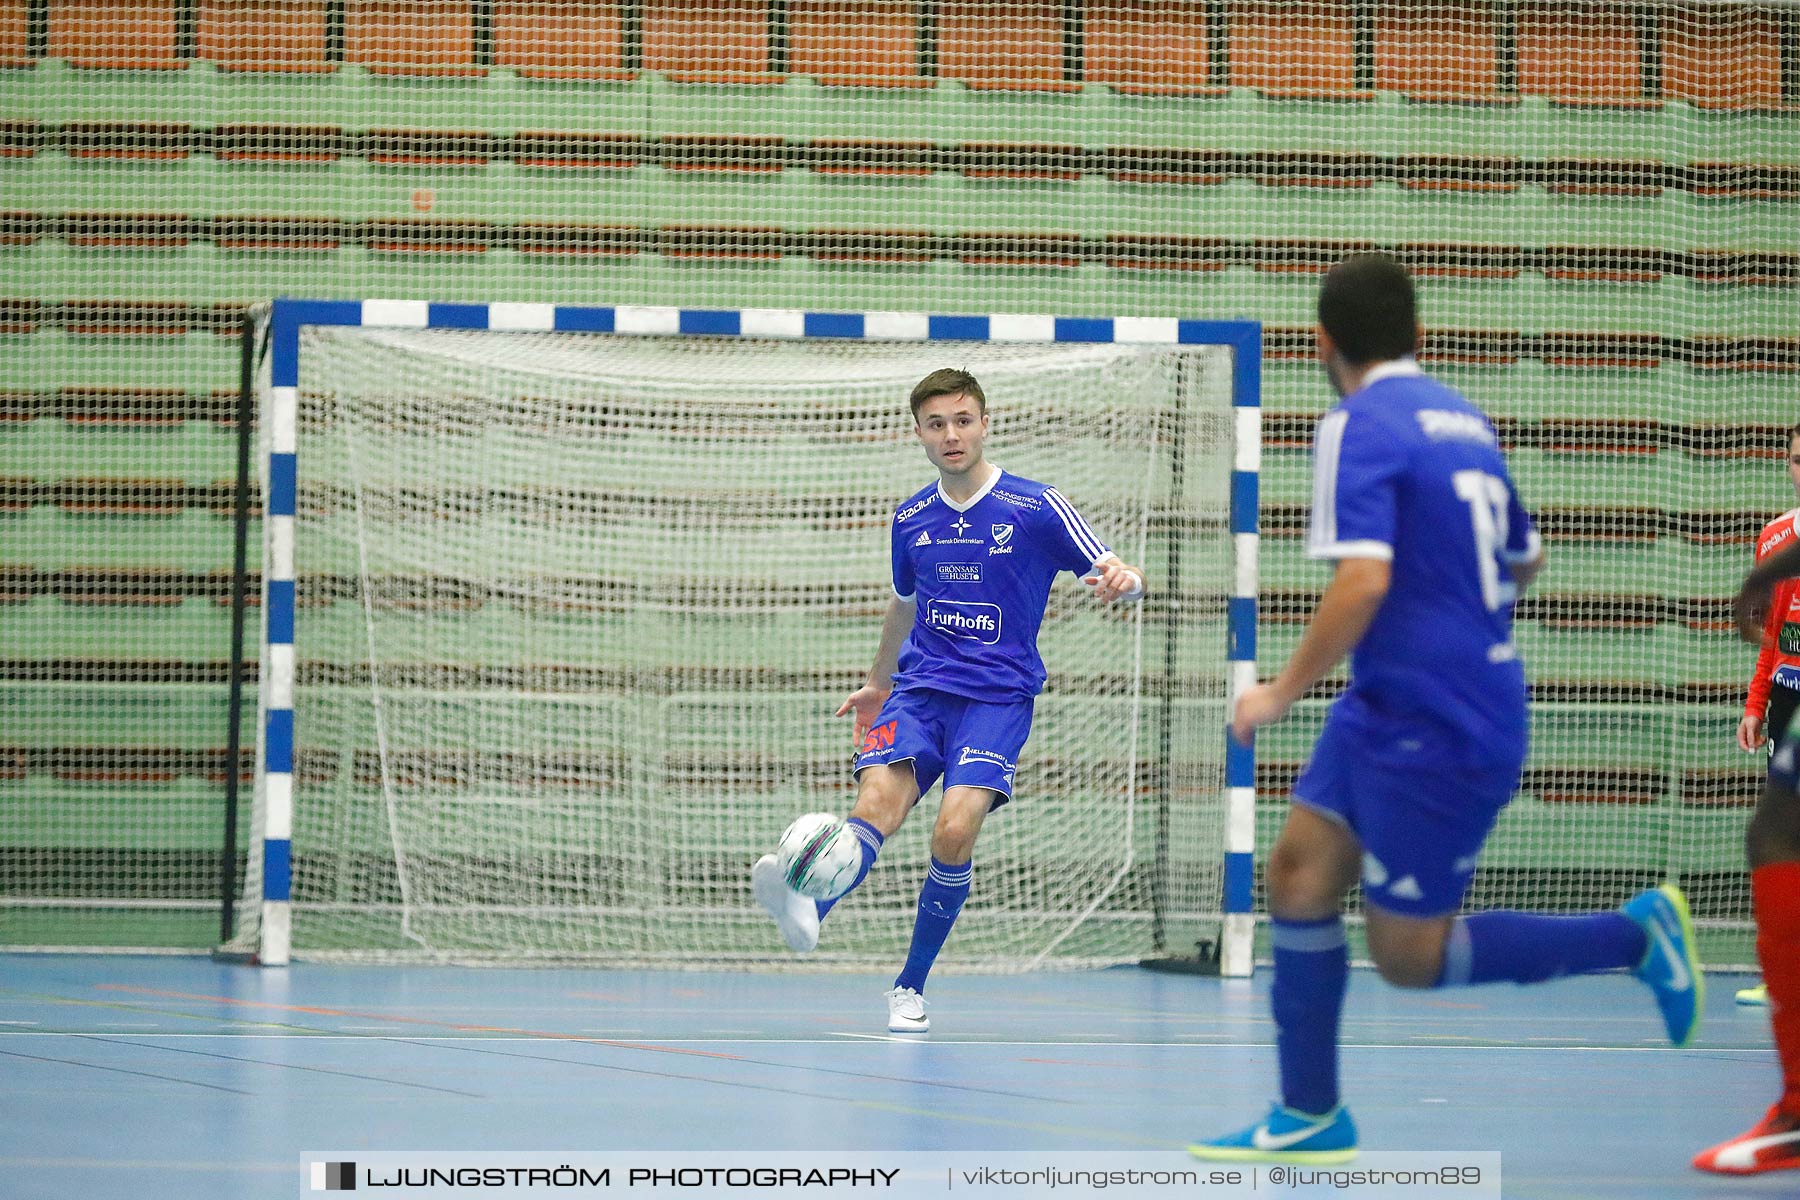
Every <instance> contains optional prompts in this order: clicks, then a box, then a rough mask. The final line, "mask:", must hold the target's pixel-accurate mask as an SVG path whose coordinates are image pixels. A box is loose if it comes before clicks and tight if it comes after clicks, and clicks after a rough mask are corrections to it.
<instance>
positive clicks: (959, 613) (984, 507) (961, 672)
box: [893, 470, 1112, 702]
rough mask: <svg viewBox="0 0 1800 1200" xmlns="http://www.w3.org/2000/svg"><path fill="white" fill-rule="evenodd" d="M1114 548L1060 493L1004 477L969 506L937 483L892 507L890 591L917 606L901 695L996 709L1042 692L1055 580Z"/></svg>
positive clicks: (904, 655)
mask: <svg viewBox="0 0 1800 1200" xmlns="http://www.w3.org/2000/svg"><path fill="white" fill-rule="evenodd" d="M1111 553H1112V551H1110V550H1108V549H1107V548H1106V544H1105V543H1103V542H1102V541H1101V540H1100V539H1099V538H1098V537H1096V536H1094V531H1093V530H1092V529H1090V528H1089V527H1088V524H1087V522H1086V521H1084V520H1082V518H1081V514H1080V513H1078V512H1076V511H1075V508H1074V506H1073V505H1071V504H1070V503H1069V502H1068V501H1067V500H1065V499H1063V497H1062V496H1061V495H1060V494H1059V493H1058V492H1057V490H1056V489H1055V488H1052V487H1048V486H1046V485H1044V484H1041V483H1034V482H1032V481H1031V480H1029V479H1021V478H1019V477H1018V476H1017V475H1010V474H1008V473H1006V472H1005V471H1000V470H995V472H994V474H993V477H992V478H991V479H990V480H989V481H988V483H987V485H986V486H985V487H983V488H982V489H981V490H980V491H979V492H977V493H975V495H974V497H973V498H972V499H970V500H969V502H968V503H966V504H958V503H956V502H955V501H953V500H951V499H950V497H949V496H947V495H945V494H944V491H943V489H942V487H940V486H939V485H938V484H936V483H933V484H931V485H930V486H929V487H926V488H923V489H921V490H919V491H917V492H915V493H913V495H912V496H910V497H908V498H907V499H906V501H905V502H903V503H902V504H901V505H900V506H899V507H898V508H896V509H895V510H894V521H893V569H894V594H895V595H897V596H899V597H900V598H901V599H902V600H912V601H914V602H915V603H916V604H917V605H918V611H917V614H916V615H915V617H914V619H913V627H912V631H911V632H910V633H909V634H907V637H906V642H905V644H903V645H902V646H901V648H900V668H899V670H898V672H896V673H895V676H894V688H895V690H896V691H899V690H905V689H909V688H934V689H936V690H938V691H942V692H950V693H953V694H955V695H958V696H968V697H970V698H971V699H976V700H991V701H995V702H1000V701H1006V700H1022V699H1027V698H1029V697H1031V696H1035V695H1037V694H1038V692H1039V691H1041V690H1042V689H1043V686H1044V662H1043V659H1041V658H1039V657H1038V648H1037V636H1038V626H1040V625H1041V624H1043V620H1044V605H1045V604H1046V603H1047V602H1048V600H1049V598H1050V584H1051V581H1052V580H1054V579H1055V578H1056V573H1057V572H1058V571H1074V572H1076V573H1077V574H1084V573H1086V572H1087V570H1088V569H1089V568H1090V567H1092V566H1093V565H1094V564H1095V563H1097V562H1099V561H1100V560H1101V559H1102V558H1106V557H1108V556H1110V555H1111Z"/></svg>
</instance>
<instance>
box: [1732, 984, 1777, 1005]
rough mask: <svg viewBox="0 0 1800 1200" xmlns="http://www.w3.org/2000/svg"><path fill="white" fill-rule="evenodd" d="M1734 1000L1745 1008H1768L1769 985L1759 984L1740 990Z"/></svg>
mask: <svg viewBox="0 0 1800 1200" xmlns="http://www.w3.org/2000/svg"><path fill="white" fill-rule="evenodd" d="M1736 999H1737V1002H1738V1003H1739V1004H1742V1005H1744V1006H1745V1007H1746V1008H1767V1007H1769V985H1768V984H1766V983H1759V984H1757V985H1756V986H1755V987H1747V988H1740V989H1739V990H1738V994H1737V996H1736Z"/></svg>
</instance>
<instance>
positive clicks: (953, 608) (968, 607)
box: [925, 600, 1000, 646]
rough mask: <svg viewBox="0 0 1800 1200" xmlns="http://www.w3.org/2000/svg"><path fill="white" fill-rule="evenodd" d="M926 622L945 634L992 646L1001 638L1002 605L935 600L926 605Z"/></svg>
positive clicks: (930, 626) (928, 625)
mask: <svg viewBox="0 0 1800 1200" xmlns="http://www.w3.org/2000/svg"><path fill="white" fill-rule="evenodd" d="M925 624H926V626H927V627H928V628H931V629H935V630H937V632H939V633H941V634H943V635H945V636H946V637H953V638H962V639H964V640H966V641H971V642H980V643H981V644H982V645H984V646H992V645H994V644H995V643H996V642H998V641H999V640H1000V606H999V605H997V604H962V603H958V602H957V601H954V600H933V601H931V602H929V603H928V604H926V606H925Z"/></svg>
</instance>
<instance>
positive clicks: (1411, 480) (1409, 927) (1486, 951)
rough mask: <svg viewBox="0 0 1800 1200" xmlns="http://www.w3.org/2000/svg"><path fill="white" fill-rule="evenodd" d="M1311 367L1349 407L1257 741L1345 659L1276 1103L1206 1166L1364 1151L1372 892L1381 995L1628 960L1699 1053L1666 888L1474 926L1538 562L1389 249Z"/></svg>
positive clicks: (1297, 894) (1297, 938) (1306, 868)
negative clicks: (1384, 986) (1327, 563)
mask: <svg viewBox="0 0 1800 1200" xmlns="http://www.w3.org/2000/svg"><path fill="white" fill-rule="evenodd" d="M1318 313H1319V328H1318V334H1317V338H1318V348H1319V357H1320V359H1321V361H1322V362H1323V364H1324V366H1325V371H1326V374H1327V375H1328V376H1329V377H1330V379H1331V383H1332V385H1333V387H1334V388H1335V389H1336V391H1337V393H1338V395H1339V396H1340V397H1341V398H1342V400H1341V403H1339V404H1338V405H1337V406H1336V407H1335V408H1333V409H1332V410H1331V411H1330V412H1328V413H1326V414H1325V415H1324V416H1323V417H1322V418H1320V420H1319V424H1318V429H1317V432H1316V434H1315V436H1314V442H1313V511H1312V523H1311V529H1310V531H1309V534H1308V541H1307V552H1308V554H1309V555H1310V556H1311V557H1314V558H1323V559H1329V560H1334V561H1335V562H1336V564H1337V565H1336V571H1335V574H1334V576H1333V578H1332V580H1331V582H1330V584H1329V585H1328V586H1327V587H1326V589H1325V592H1324V594H1323V595H1322V596H1321V597H1320V600H1319V604H1318V607H1317V609H1316V610H1315V611H1314V613H1313V616H1312V620H1311V622H1310V623H1309V624H1308V626H1307V629H1306V632H1305V633H1304V635H1303V636H1302V638H1301V641H1300V644H1299V645H1298V646H1297V647H1296V648H1295V650H1294V653H1293V655H1292V656H1291V657H1290V658H1289V660H1288V662H1287V664H1286V666H1285V667H1283V668H1282V670H1281V672H1280V673H1279V674H1278V675H1276V676H1275V677H1274V678H1273V679H1272V680H1270V681H1268V682H1266V683H1260V684H1257V685H1255V686H1253V687H1251V688H1248V689H1246V690H1245V692H1244V693H1243V695H1241V696H1240V697H1239V698H1238V701H1237V705H1236V707H1235V709H1234V711H1233V715H1232V734H1233V736H1234V737H1236V738H1237V740H1238V741H1239V742H1241V743H1245V744H1248V743H1249V741H1250V739H1251V737H1252V736H1253V734H1254V732H1255V730H1257V729H1258V728H1260V727H1261V726H1264V725H1268V724H1271V723H1273V722H1275V721H1278V720H1280V719H1281V718H1282V717H1283V716H1284V715H1285V714H1286V713H1287V711H1288V709H1289V708H1290V707H1291V706H1292V705H1293V704H1294V702H1295V701H1296V700H1298V699H1299V698H1300V697H1301V696H1303V695H1305V694H1306V692H1307V691H1308V690H1309V689H1310V688H1312V687H1313V685H1314V684H1316V683H1318V682H1319V681H1320V680H1322V679H1323V678H1325V676H1326V675H1327V674H1328V673H1329V672H1330V671H1331V669H1332V668H1333V667H1334V666H1335V665H1336V664H1337V662H1338V661H1339V660H1340V659H1342V658H1343V657H1344V656H1345V655H1346V654H1348V655H1349V656H1350V685H1349V687H1348V688H1347V689H1346V690H1345V692H1344V693H1343V694H1342V695H1341V696H1340V697H1339V698H1338V699H1337V700H1336V701H1335V702H1334V703H1333V704H1332V706H1331V710H1330V714H1329V715H1328V716H1327V718H1326V721H1325V727H1324V729H1323V730H1322V731H1321V732H1320V734H1319V739H1318V742H1317V744H1316V745H1315V746H1314V748H1313V753H1312V757H1311V759H1310V761H1309V762H1308V763H1307V765H1306V768H1305V770H1304V771H1302V772H1301V774H1300V776H1299V778H1298V779H1296V780H1295V781H1294V789H1293V796H1294V802H1293V804H1292V806H1291V807H1290V808H1289V810H1288V816H1287V821H1286V824H1285V826H1284V827H1283V829H1282V831H1281V834H1280V836H1279V837H1278V839H1277V840H1276V843H1275V847H1274V850H1273V852H1272V853H1271V854H1270V856H1269V862H1268V868H1267V885H1268V894H1269V912H1270V917H1271V925H1272V929H1271V939H1270V940H1271V943H1272V946H1273V951H1274V957H1275V978H1274V982H1273V984H1272V985H1271V997H1270V999H1271V1006H1272V1008H1273V1010H1274V1017H1275V1026H1276V1047H1277V1057H1278V1059H1279V1062H1280V1070H1281V1100H1280V1101H1279V1102H1278V1103H1276V1104H1275V1105H1274V1106H1273V1107H1272V1108H1271V1110H1270V1112H1269V1114H1268V1116H1266V1117H1265V1118H1263V1119H1262V1120H1261V1121H1258V1122H1257V1123H1256V1124H1254V1125H1251V1126H1250V1127H1249V1128H1247V1129H1244V1130H1241V1131H1240V1132H1237V1133H1234V1134H1231V1135H1229V1136H1227V1137H1222V1138H1219V1139H1217V1140H1215V1141H1210V1142H1206V1143H1203V1144H1200V1145H1195V1146H1192V1147H1190V1148H1189V1149H1190V1150H1191V1151H1192V1152H1193V1153H1194V1154H1195V1155H1197V1156H1198V1157H1200V1158H1204V1159H1213V1160H1226V1161H1250V1162H1257V1161H1260V1162H1291V1163H1297V1164H1302V1165H1325V1164H1330V1163H1338V1162H1345V1161H1347V1160H1349V1159H1350V1158H1352V1157H1353V1156H1354V1155H1355V1153H1356V1141H1357V1135H1356V1127H1355V1125H1354V1123H1353V1122H1352V1121H1351V1119H1350V1112H1349V1110H1348V1109H1347V1108H1346V1107H1345V1106H1344V1104H1343V1103H1342V1100H1341V1097H1340V1096H1339V1093H1338V1074H1337V1068H1338V1019H1339V1014H1340V1013H1341V1011H1342V1007H1343V999H1344V991H1345V987H1346V984H1347V982H1348V974H1349V961H1348V955H1347V952H1346V947H1345V940H1344V926H1343V922H1342V919H1341V916H1340V913H1339V908H1340V905H1341V903H1342V901H1343V898H1344V896H1345V895H1346V894H1347V893H1348V892H1349V890H1350V889H1351V888H1352V887H1354V886H1355V885H1356V883H1357V881H1358V878H1359V877H1360V879H1361V883H1362V888H1363V901H1364V907H1365V910H1366V914H1367V935H1368V947H1369V956H1370V957H1371V958H1372V959H1374V961H1375V965H1376V967H1377V968H1378V969H1379V970H1380V972H1381V975H1382V977H1383V978H1384V979H1386V980H1387V981H1388V982H1390V983H1393V984H1396V985H1398V986H1401V987H1409V988H1444V987H1457V986H1464V985H1469V984H1479V983H1490V982H1497V981H1510V982H1513V983H1537V982H1541V981H1544V980H1548V979H1554V978H1556V977H1558V976H1561V975H1573V974H1581V973H1585V972H1592V971H1605V970H1609V969H1616V968H1621V967H1623V968H1629V969H1631V970H1632V971H1633V972H1635V974H1636V975H1637V976H1638V978H1640V979H1642V980H1643V981H1644V982H1646V983H1647V984H1649V985H1650V988H1651V989H1652V991H1653V992H1654V993H1655V996H1656V999H1657V1003H1658V1007H1659V1008H1660V1009H1661V1013H1662V1017H1663V1021H1664V1025H1665V1027H1666V1029H1667V1030H1668V1034H1669V1038H1670V1040H1671V1041H1673V1042H1674V1043H1675V1044H1676V1045H1678V1046H1680V1045H1685V1044H1687V1042H1688V1040H1689V1039H1690V1038H1691V1037H1692V1036H1693V1033H1694V1029H1695V1027H1696V1025H1697V1024H1698V1022H1699V1016H1700V1010H1701V1006H1702V980H1701V976H1700V965H1699V962H1698V958H1697V956H1696V954H1695V949H1694V934H1693V927H1692V924H1691V922H1690V920H1689V917H1688V911H1687V902H1686V900H1685V899H1684V898H1683V897H1682V895H1681V893H1680V892H1679V891H1677V890H1676V889H1675V888H1674V887H1672V886H1668V885H1665V886H1663V887H1660V888H1655V889H1651V890H1649V891H1646V892H1643V893H1640V894H1639V895H1637V896H1634V897H1633V898H1631V899H1630V900H1629V901H1628V902H1627V903H1626V904H1625V906H1624V908H1623V909H1622V910H1621V911H1619V912H1600V913H1590V914H1585V915H1573V916H1564V915H1551V914H1544V913H1525V912H1483V913H1474V914H1470V915H1468V916H1461V915H1458V914H1459V910H1460V908H1461V906H1462V901H1463V896H1464V894H1465V893H1466V892H1467V890H1468V887H1469V883H1470V881H1471V879H1472V878H1473V876H1474V873H1475V866H1476V860H1477V857H1478V855H1479V854H1480V851H1481V847H1482V843H1483V842H1484V841H1485V840H1486V838H1487V834H1488V831H1489V830H1490V829H1491V828H1492V827H1493V824H1494V820H1495V818H1496V817H1497V816H1498V815H1499V813H1500V810H1501V809H1502V808H1503V807H1505V805H1506V803H1507V801H1508V800H1509V799H1510V798H1511V796H1512V793H1513V789H1514V788H1516V787H1517V786H1518V783H1519V776H1520V770H1521V768H1522V767H1523V765H1524V762H1525V750H1526V734H1527V714H1526V687H1525V674H1524V670H1523V667H1522V665H1521V664H1520V661H1519V656H1518V651H1517V649H1516V648H1515V646H1514V643H1513V636H1512V611H1513V602H1514V601H1515V600H1516V599H1517V597H1518V593H1519V591H1520V589H1522V588H1523V587H1524V586H1526V585H1527V584H1529V583H1530V582H1531V580H1532V578H1533V577H1534V576H1536V575H1537V573H1538V571H1539V570H1540V569H1541V568H1542V566H1543V563H1544V556H1543V550H1542V547H1541V544H1540V542H1539V538H1538V534H1537V531H1536V530H1535V529H1534V528H1533V527H1532V522H1531V518H1530V517H1529V516H1528V515H1527V514H1526V512H1525V509H1524V508H1523V507H1522V506H1521V504H1520V502H1519V498H1518V495H1517V494H1516V492H1515V491H1514V488H1513V484H1512V478H1511V476H1510V475H1509V474H1508V472H1507V469H1506V463H1505V461H1504V459H1503V458H1502V457H1501V453H1500V447H1499V441H1498V439H1497V438H1496V437H1495V435H1494V430H1493V426H1492V425H1491V424H1490V423H1489V422H1488V419H1487V418H1486V417H1485V416H1484V415H1483V414H1482V413H1481V412H1480V410H1478V409H1477V408H1475V407H1474V406H1473V405H1471V404H1470V403H1469V402H1468V401H1467V400H1465V399H1464V398H1463V397H1462V396H1461V395H1459V394H1458V393H1456V392H1455V391H1453V390H1452V389H1450V388H1449V387H1446V386H1445V385H1443V384H1441V383H1438V382H1437V381H1435V380H1433V379H1431V378H1429V377H1427V376H1426V375H1424V374H1423V373H1422V372H1421V371H1420V370H1419V367H1418V364H1417V363H1416V362H1415V361H1414V358H1413V355H1414V353H1415V351H1416V349H1417V346H1418V337H1419V330H1418V318H1417V315H1416V307H1415V300H1414V294H1413V287H1412V281H1411V279H1410V278H1409V277H1408V275H1407V273H1406V271H1405V270H1404V269H1403V268H1402V267H1401V266H1400V265H1399V264H1398V263H1397V262H1395V261H1394V260H1393V259H1391V258H1389V257H1387V256H1385V255H1377V254H1369V255H1358V256H1356V257H1353V258H1350V259H1347V260H1345V261H1344V262H1342V263H1339V264H1338V265H1337V266H1336V267H1334V268H1332V270H1331V271H1330V272H1329V273H1328V274H1327V275H1326V278H1325V282H1324V285H1323V287H1322V288H1321V289H1320V293H1319V303H1318Z"/></svg>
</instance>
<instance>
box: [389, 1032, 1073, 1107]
mask: <svg viewBox="0 0 1800 1200" xmlns="http://www.w3.org/2000/svg"><path fill="white" fill-rule="evenodd" d="M390 1040H392V1041H397V1042H400V1043H401V1044H403V1045H404V1044H406V1043H407V1042H408V1041H409V1040H410V1039H407V1038H393V1039H390ZM486 1040H488V1041H494V1040H497V1039H492V1038H489V1039H486ZM820 1044H821V1045H838V1044H839V1043H836V1042H826V1043H820ZM451 1048H452V1049H458V1050H468V1051H470V1052H471V1053H476V1054H500V1055H506V1056H509V1057H515V1058H535V1059H538V1060H540V1061H543V1062H556V1063H568V1064H570V1065H573V1066H578V1067H596V1068H599V1069H601V1070H607V1071H611V1070H634V1068H628V1067H619V1066H617V1065H616V1064H613V1063H599V1062H588V1061H585V1060H582V1059H569V1058H544V1057H543V1056H542V1055H534V1054H519V1053H517V1052H515V1051H509V1050H488V1049H482V1048H478V1047H475V1046H454V1047H451ZM736 1061H738V1062H741V1063H743V1064H744V1065H746V1066H754V1067H775V1068H778V1069H780V1070H787V1071H805V1072H806V1073H808V1074H809V1075H839V1076H843V1077H845V1078H847V1079H861V1080H873V1081H875V1082H877V1083H901V1084H906V1085H908V1086H909V1087H930V1088H939V1089H942V1090H944V1091H950V1092H969V1093H973V1094H975V1095H978V1096H1002V1097H1005V1098H1006V1099H1008V1100H1027V1101H1031V1102H1034V1103H1038V1104H1072V1103H1074V1101H1073V1100H1070V1099H1065V1098H1064V1097H1061V1096H1045V1095H1041V1094H1039V1093H1037V1092H1019V1091H1013V1090H1010V1089H1008V1088H994V1087H981V1086H979V1085H977V1084H972V1083H952V1082H948V1081H945V1080H941V1079H919V1078H916V1077H914V1076H910V1075H893V1074H888V1073H885V1072H877V1071H850V1070H846V1069H844V1068H842V1067H825V1066H820V1065H819V1064H817V1063H802V1062H792V1063H789V1062H774V1061H771V1060H769V1059H766V1058H738V1059H737V1060H736ZM638 1073H640V1074H661V1073H660V1072H638ZM663 1078H669V1079H687V1080H699V1081H701V1082H708V1083H722V1084H727V1085H731V1086H759V1085H741V1084H739V1083H738V1082H737V1081H734V1080H727V1079H718V1078H713V1077H708V1076H696V1075H663ZM770 1090H776V1091H782V1090H785V1089H779V1088H775V1089H770ZM790 1094H793V1095H804V1096H820V1095H822V1094H821V1093H815V1092H792V1093H790ZM825 1098H827V1099H833V1100H835V1099H839V1097H835V1096H828V1097H825Z"/></svg>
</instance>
